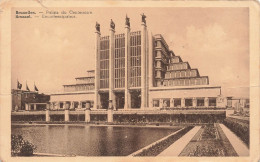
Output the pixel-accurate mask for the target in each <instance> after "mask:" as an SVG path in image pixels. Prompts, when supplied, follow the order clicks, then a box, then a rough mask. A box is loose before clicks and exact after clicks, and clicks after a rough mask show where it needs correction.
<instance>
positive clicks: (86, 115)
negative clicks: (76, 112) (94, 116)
mask: <svg viewBox="0 0 260 162" xmlns="http://www.w3.org/2000/svg"><path fill="white" fill-rule="evenodd" d="M85 122H90V103H89V102H87V103H86V110H85Z"/></svg>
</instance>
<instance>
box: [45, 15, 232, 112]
mask: <svg viewBox="0 0 260 162" xmlns="http://www.w3.org/2000/svg"><path fill="white" fill-rule="evenodd" d="M109 31H110V34H109V35H106V36H103V35H101V33H100V24H98V23H96V32H95V37H96V40H95V70H90V71H87V75H86V76H84V77H78V78H76V84H72V85H63V86H64V92H63V93H56V94H52V95H51V99H50V109H84V108H86V105H90V107H91V109H92V110H95V109H108V108H111V109H114V110H119V109H124V110H126V109H136V110H137V109H141V110H143V109H158V108H226V106H227V104H228V100H227V98H226V97H223V96H222V95H221V87H220V86H211V85H210V81H209V78H208V76H204V74H203V75H201V74H200V73H199V70H198V69H196V67H191V66H190V65H189V62H187V61H183V60H182V59H181V56H179V55H178V54H176V53H174V52H173V51H172V50H171V49H169V46H168V45H167V42H166V41H165V39H164V38H163V36H162V35H161V34H155V35H152V34H150V32H148V29H147V24H146V16H145V15H144V14H143V15H142V21H141V24H140V30H139V31H131V28H130V19H129V18H128V17H126V20H125V32H124V33H120V34H115V33H116V28H115V23H114V22H113V20H111V22H110V29H109Z"/></svg>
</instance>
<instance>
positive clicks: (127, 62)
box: [124, 16, 131, 109]
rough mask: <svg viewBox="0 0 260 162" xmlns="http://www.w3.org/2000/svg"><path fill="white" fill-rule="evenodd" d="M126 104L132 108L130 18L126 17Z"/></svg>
mask: <svg viewBox="0 0 260 162" xmlns="http://www.w3.org/2000/svg"><path fill="white" fill-rule="evenodd" d="M125 20H126V21H125V105H124V109H128V108H131V94H130V92H129V79H128V77H129V74H130V71H129V70H130V69H129V68H128V67H129V65H130V19H129V18H128V17H127V16H126V18H125Z"/></svg>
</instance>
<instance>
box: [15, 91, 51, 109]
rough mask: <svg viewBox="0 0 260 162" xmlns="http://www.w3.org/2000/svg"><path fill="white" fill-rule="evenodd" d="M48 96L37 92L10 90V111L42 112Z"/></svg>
mask: <svg viewBox="0 0 260 162" xmlns="http://www.w3.org/2000/svg"><path fill="white" fill-rule="evenodd" d="M49 101H50V95H45V94H39V93H38V92H33V91H25V90H20V89H12V110H13V111H17V110H44V109H46V104H47V103H48V102H49Z"/></svg>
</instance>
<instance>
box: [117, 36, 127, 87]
mask: <svg viewBox="0 0 260 162" xmlns="http://www.w3.org/2000/svg"><path fill="white" fill-rule="evenodd" d="M114 66H115V71H114V72H115V88H123V87H124V86H125V35H124V34H118V35H115V65H114Z"/></svg>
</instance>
